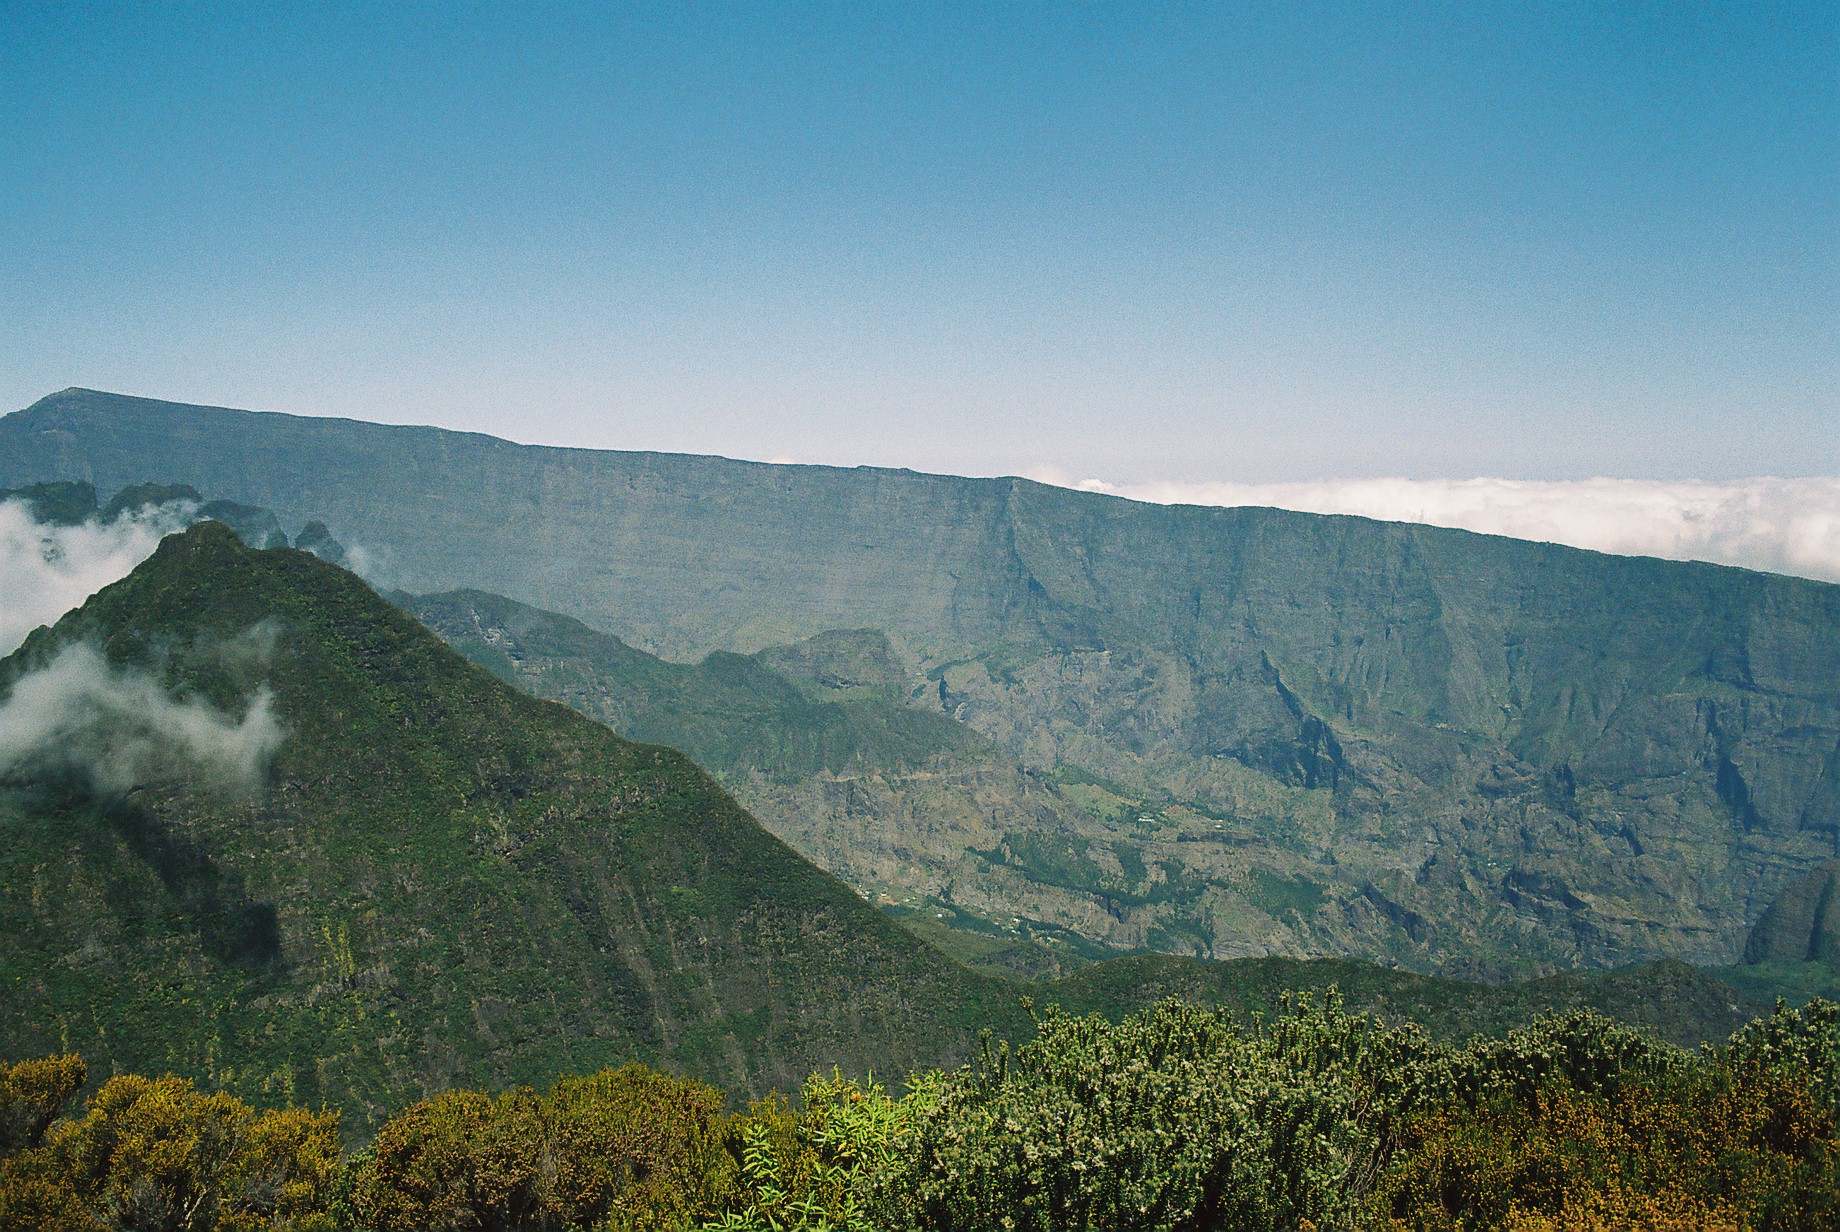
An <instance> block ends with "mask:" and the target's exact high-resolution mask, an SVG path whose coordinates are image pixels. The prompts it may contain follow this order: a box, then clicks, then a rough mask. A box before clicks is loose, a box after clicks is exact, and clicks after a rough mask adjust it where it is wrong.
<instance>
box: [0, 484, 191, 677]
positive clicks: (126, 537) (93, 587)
mask: <svg viewBox="0 0 1840 1232" xmlns="http://www.w3.org/2000/svg"><path fill="white" fill-rule="evenodd" d="M196 511H197V506H196V505H194V504H192V503H190V502H187V501H174V502H171V503H169V504H165V505H150V506H148V507H146V508H144V509H141V510H140V511H138V512H136V513H132V514H128V515H126V516H123V517H121V518H118V519H116V520H115V521H113V522H109V523H106V524H104V523H100V522H85V523H83V524H82V525H80V526H53V525H48V524H46V523H41V522H39V521H38V520H37V519H36V518H34V517H33V516H32V510H31V509H30V507H28V506H27V505H26V504H25V502H23V501H16V500H12V501H4V502H0V579H4V582H5V584H4V585H3V586H0V655H7V654H11V653H12V652H13V651H14V650H16V649H18V648H19V644H20V643H21V642H23V641H25V639H26V634H28V633H30V632H31V631H32V630H34V629H36V628H38V626H40V625H48V624H51V623H52V622H54V621H56V620H57V619H58V617H60V616H62V615H63V614H64V613H65V612H68V611H70V610H71V609H72V608H74V607H79V606H81V605H82V603H83V601H84V600H85V599H87V598H89V597H90V596H91V595H93V594H95V593H96V592H97V591H98V590H101V589H102V588H103V587H104V586H107V585H109V584H110V583H112V582H119V581H120V580H121V579H122V578H125V577H127V576H128V574H129V573H130V572H132V571H133V569H134V566H136V565H138V564H140V563H141V562H142V561H143V560H146V559H147V557H149V556H151V555H152V554H153V549H154V548H156V547H158V546H159V542H160V540H161V539H162V538H163V537H165V536H166V535H169V534H171V533H172V532H173V531H176V530H183V529H184V528H185V527H186V526H187V525H188V524H189V523H190V521H191V518H192V515H193V514H194V513H195V512H196Z"/></svg>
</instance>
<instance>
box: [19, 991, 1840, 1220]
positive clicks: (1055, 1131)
mask: <svg viewBox="0 0 1840 1232" xmlns="http://www.w3.org/2000/svg"><path fill="white" fill-rule="evenodd" d="M85 1077H86V1075H85V1070H84V1065H83V1063H82V1062H81V1061H80V1060H79V1059H77V1058H75V1057H69V1056H65V1057H52V1058H47V1059H42V1060H28V1061H22V1062H20V1063H18V1064H15V1065H12V1066H10V1067H4V1068H0V1228H3V1229H8V1230H10V1229H27V1228H30V1229H45V1230H72V1232H74V1230H78V1229H85V1230H94V1229H166V1230H171V1232H205V1230H216V1232H246V1230H247V1232H254V1230H255V1229H265V1228H292V1229H299V1230H302V1232H304V1230H307V1229H322V1230H331V1229H354V1230H364V1232H411V1230H415V1229H442V1230H448V1229H451V1230H453V1232H460V1230H462V1229H468V1230H479V1232H491V1230H504V1232H510V1230H512V1229H529V1230H532V1232H536V1230H543V1232H563V1230H572V1229H582V1230H587V1229H605V1230H631V1232H639V1230H658V1232H662V1230H665V1229H713V1228H721V1229H809V1230H812V1232H818V1230H825V1229H835V1230H844V1229H887V1230H889V1232H894V1230H897V1229H900V1230H905V1229H915V1230H918V1229H938V1230H942V1232H943V1230H947V1229H964V1230H966V1232H972V1230H979V1232H982V1230H987V1229H1015V1230H1018V1232H1021V1230H1041V1232H1047V1230H1049V1229H1074V1228H1089V1229H1204V1228H1234V1229H1255V1228H1272V1229H1278V1228H1286V1229H1304V1228H1313V1229H1330V1228H1388V1229H1390V1228H1430V1229H1458V1228H1511V1229H1522V1230H1532V1229H1557V1228H1581V1229H1582V1228H1615V1227H1642V1228H1654V1229H1703V1228H1732V1229H1736V1228H1758V1229H1773V1228H1826V1227H1833V1226H1840V1135H1837V1134H1836V1118H1837V1117H1840V1007H1836V1006H1835V1005H1834V1004H1833V1003H1831V1002H1825V1001H1814V1002H1811V1003H1810V1004H1808V1005H1807V1006H1805V1007H1803V1008H1801V1009H1791V1008H1789V1007H1788V1006H1787V1005H1779V1006H1778V1007H1777V1009H1776V1011H1775V1012H1774V1013H1773V1014H1772V1015H1770V1016H1769V1017H1767V1018H1760V1019H1758V1020H1756V1021H1754V1022H1752V1023H1751V1024H1750V1025H1748V1026H1746V1027H1745V1028H1743V1029H1742V1030H1740V1031H1739V1032H1737V1033H1736V1034H1735V1035H1733V1036H1732V1037H1731V1040H1730V1041H1729V1042H1728V1043H1727V1044H1726V1045H1725V1046H1723V1047H1721V1048H1717V1049H1702V1050H1701V1051H1699V1052H1697V1053H1689V1052H1686V1051H1683V1050H1680V1049H1676V1048H1674V1047H1672V1046H1669V1045H1666V1044H1661V1043H1657V1042H1654V1041H1653V1040H1652V1039H1651V1038H1650V1037H1648V1036H1645V1035H1643V1034H1640V1033H1638V1032H1634V1031H1631V1030H1629V1029H1628V1028H1625V1027H1621V1026H1618V1025H1616V1024H1614V1023H1612V1022H1610V1021H1609V1020H1607V1019H1604V1018H1602V1017H1599V1016H1597V1015H1594V1014H1591V1013H1588V1012H1587V1013H1574V1014H1571V1015H1568V1016H1565V1017H1559V1018H1550V1019H1546V1020H1544V1021H1542V1022H1540V1023H1539V1024H1537V1025H1535V1026H1533V1027H1531V1028H1528V1029H1525V1030H1521V1031H1517V1032H1514V1033H1512V1034H1510V1035H1509V1036H1507V1037H1506V1038H1503V1039H1496V1040H1481V1039H1478V1040H1476V1041H1473V1042H1471V1043H1470V1044H1468V1045H1464V1046H1460V1047H1459V1046H1451V1045H1445V1044H1440V1043H1437V1042H1435V1041H1433V1040H1432V1039H1431V1038H1430V1037H1429V1036H1427V1035H1425V1034H1424V1033H1423V1032H1421V1031H1419V1030H1417V1029H1416V1028H1412V1027H1390V1026H1386V1025H1384V1024H1383V1023H1382V1022H1381V1021H1380V1020H1378V1019H1376V1018H1374V1017H1371V1016H1368V1015H1362V1014H1350V1013H1347V1012H1346V1011H1345V1010H1344V1009H1343V1008H1342V1006H1341V1003H1340V998H1339V996H1337V995H1336V994H1333V993H1332V994H1331V995H1330V996H1329V998H1328V999H1327V1001H1326V1002H1325V1003H1324V1004H1321V1005H1317V1004H1313V1003H1311V1002H1310V1001H1309V1000H1308V999H1300V1000H1299V1001H1297V1002H1294V1003H1292V1004H1291V1005H1289V1006H1287V1007H1286V1009H1285V1011H1284V1012H1283V1013H1281V1014H1279V1015H1276V1016H1274V1017H1271V1018H1269V1019H1267V1018H1262V1017H1254V1018H1252V1019H1250V1020H1238V1019H1235V1018H1234V1017H1233V1016H1232V1015H1230V1014H1228V1013H1226V1012H1224V1011H1220V1010H1213V1009H1202V1008H1197V1007H1193V1006H1186V1005H1182V1004H1179V1003H1177V1002H1173V1001H1171V1002H1164V1003H1162V1004H1159V1005H1157V1006H1155V1007H1154V1008H1152V1009H1150V1010H1147V1011H1144V1012H1143V1013H1140V1014H1137V1015H1134V1016H1132V1017H1131V1018H1128V1019H1126V1020H1125V1021H1124V1022H1123V1023H1121V1024H1119V1025H1116V1026H1114V1025H1110V1024H1108V1023H1106V1022H1105V1021H1104V1020H1103V1019H1100V1018H1097V1017H1092V1018H1080V1017H1075V1016H1072V1015H1069V1014H1066V1013H1063V1012H1061V1011H1059V1010H1058V1009H1050V1010H1049V1011H1048V1012H1047V1013H1046V1014H1045V1015H1043V1016H1042V1017H1041V1018H1040V1020H1039V1031H1038V1034H1037V1035H1036V1037H1035V1038H1034V1039H1032V1040H1031V1041H1030V1042H1028V1043H1026V1044H1024V1045H1022V1046H1020V1047H1018V1048H1013V1049H1012V1048H1011V1047H1009V1046H1008V1045H1007V1044H997V1045H994V1046H987V1047H986V1048H985V1050H984V1054H983V1057H982V1059H981V1060H980V1061H979V1062H978V1063H977V1064H975V1065H971V1066H967V1067H965V1068H963V1069H960V1070H958V1071H957V1072H954V1073H951V1074H940V1073H930V1074H924V1075H915V1076H914V1077H912V1078H910V1080H909V1082H908V1084H907V1088H908V1089H907V1093H906V1094H905V1095H902V1096H900V1097H899V1098H896V1097H895V1096H893V1095H891V1094H890V1093H889V1092H887V1091H886V1090H884V1089H883V1088H882V1087H881V1086H879V1085H876V1084H875V1083H873V1082H871V1083H868V1084H866V1085H865V1084H861V1083H858V1082H856V1081H854V1080H851V1079H848V1078H845V1077H842V1076H840V1075H837V1074H835V1073H833V1074H832V1075H830V1076H829V1077H825V1076H814V1077H812V1078H811V1079H810V1080H809V1081H808V1082H807V1083H806V1085H805V1088H804V1090H803V1091H802V1092H801V1093H800V1098H799V1100H798V1102H797V1103H796V1104H793V1103H791V1102H788V1101H787V1100H785V1099H783V1098H780V1097H773V1098H769V1099H766V1100H760V1101H756V1102H755V1103H753V1104H752V1105H750V1106H749V1107H748V1108H747V1109H746V1110H745V1111H739V1112H728V1111H725V1110H724V1106H723V1105H724V1097H723V1095H722V1093H721V1092H720V1091H718V1090H716V1089H715V1088H713V1087H710V1086H707V1085H705V1084H703V1083H700V1082H697V1081H694V1080H690V1079H683V1078H678V1077H672V1076H669V1075H665V1074H661V1073H658V1072H656V1071H653V1070H650V1069H647V1068H645V1067H644V1066H640V1065H628V1066H626V1067H625V1068H623V1069H618V1070H605V1071H602V1072H600V1073H597V1074H593V1075H590V1076H587V1077H571V1078H565V1079H562V1080H561V1081H559V1082H557V1083H555V1084H554V1086H552V1087H551V1088H550V1089H549V1090H548V1091H547V1092H544V1093H539V1092H536V1091H534V1090H532V1089H530V1088H528V1087H515V1088H512V1089H510V1090H506V1091H502V1092H500V1093H497V1094H487V1093H483V1092H479V1091H471V1090H455V1091H449V1092H447V1093H445V1094H442V1095H439V1096H436V1097H434V1098H432V1099H428V1100H424V1101H422V1102H420V1103H417V1104H415V1105H413V1106H412V1107H409V1108H407V1109H405V1110H404V1111H402V1112H400V1113H398V1114H397V1115H396V1116H394V1117H392V1118H390V1119H389V1120H388V1121H387V1122H386V1123H385V1124H384V1125H383V1127H382V1128H381V1130H379V1132H378V1133H377V1134H376V1136H375V1137H374V1138H373V1139H372V1140H371V1141H370V1142H369V1144H368V1145H366V1146H364V1147H363V1148H362V1149H361V1150H358V1151H356V1152H355V1153H351V1154H346V1155H342V1154H341V1151H340V1146H339V1135H338V1115H337V1113H334V1112H315V1111H310V1110H307V1109H302V1108H295V1107H288V1108H282V1109H276V1110H270V1111H262V1112H258V1111H256V1110H254V1109H252V1108H250V1107H248V1106H247V1105H245V1104H243V1103H242V1102H241V1101H239V1100H237V1099H235V1098H234V1097H232V1096H229V1095H225V1094H222V1093H213V1092H207V1091H202V1090H199V1089H198V1088H196V1087H195V1086H194V1085H193V1084H192V1083H191V1082H189V1081H186V1080H183V1079H179V1078H173V1077H166V1078H159V1079H154V1080H149V1079H147V1078H143V1077H139V1076H135V1075H118V1076H116V1077H113V1078H110V1079H109V1080H108V1081H107V1082H105V1083H103V1084H102V1085H101V1086H100V1088H99V1089H98V1090H96V1091H95V1093H94V1094H93V1095H92V1096H91V1097H90V1098H89V1101H88V1104H87V1107H86V1108H84V1109H82V1110H81V1111H80V1112H79V1111H76V1110H75V1109H74V1107H73V1104H74V1101H75V1097H76V1096H77V1094H78V1093H79V1091H80V1090H81V1089H82V1088H83V1086H84V1083H85Z"/></svg>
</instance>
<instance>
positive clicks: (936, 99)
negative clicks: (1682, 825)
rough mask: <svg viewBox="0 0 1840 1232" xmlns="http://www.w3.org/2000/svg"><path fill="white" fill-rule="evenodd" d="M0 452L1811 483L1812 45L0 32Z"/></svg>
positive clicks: (150, 23) (957, 35) (1404, 23)
mask: <svg viewBox="0 0 1840 1232" xmlns="http://www.w3.org/2000/svg"><path fill="white" fill-rule="evenodd" d="M0 114H4V115H5V116H6V117H7V119H6V122H5V123H4V124H0V285H3V286H4V288H5V292H6V293H5V295H4V297H3V299H0V406H4V407H5V408H8V409H10V408H13V407H18V406H23V405H25V404H27V403H29V402H30V401H32V400H33V399H34V398H36V397H38V396H40V395H42V394H44V393H48V392H50V391H52V390H54V389H57V388H61V387H63V386H66V385H71V384H81V385H90V386H96V387H101V388H109V389H116V390H121V391H124V392H132V393H142V394H147V395H151V396H156V397H166V398H173V399H179V400H186V401H203V402H213V403H219V404H225V405H235V406H251V407H261V408H270V409H280V410H289V411H295V412H298V413H304V414H330V415H349V416H353V417H358V418H366V419H377V420H384V421H391V422H415V423H436V424H441V425H444V426H450V427H457V428H467V429H473V430H479V431H487V432H493V433H495V434H498V435H502V436H508V437H511V438H514V439H518V440H525V441H538V442H545V443H557V444H579V445H590V446H597V447H610V448H657V449H681V450H690V451H695V452H711V453H723V454H728V455H731V456H740V457H753V458H775V457H789V458H795V459H798V460H801V461H822V462H837V463H847V464H854V463H875V464H881V465H906V466H913V467H916V468H920V469H928V470H946V471H956V472H960V473H970V474H994V473H1008V472H1034V473H1046V472H1048V471H1053V472H1056V473H1061V474H1064V475H1066V476H1069V477H1072V478H1085V477H1089V476H1097V477H1101V478H1103V479H1105V480H1107V481H1108V482H1113V483H1119V484H1130V483H1147V482H1152V481H1193V482H1250V483H1256V482H1270V481H1304V480H1316V479H1324V478H1333V477H1362V476H1383V475H1398V476H1406V477H1415V478H1431V477H1449V478H1461V477H1467V476H1474V475H1494V476H1504V477H1508V478H1517V479H1543V480H1562V479H1579V478H1584V477H1587V476H1593V475H1611V476H1623V477H1634V478H1649V479H1683V478H1700V479H1729V478H1733V477H1736V476H1745V475H1759V474H1776V475H1786V476H1795V475H1803V476H1806V475H1833V474H1836V473H1840V8H1837V7H1836V6H1834V5H1832V4H1829V3H1821V4H1813V3H1811V4H1789V5H1771V4H1744V5H1705V6H1701V5H1691V4H1680V3H1670V4H1654V5H1638V4H1540V5H1534V4H1525V5H1520V4H1505V5H1497V4H1448V5H1443V4H1440V5H1414V4H1401V5H1392V4H1365V5H1329V4H1325V5H1308V4H1306V5H1232V4H1220V5H1181V4H1173V5H1172V4H1138V5H1124V4H1104V5H1100V4H1063V5H1049V4H1028V5H993V4H976V5H962V6H960V5H921V4H912V5H876V4H860V3H859V4H835V5H831V4H794V3H779V4H757V5H744V4H722V5H670V6H648V5H623V6H615V5H603V4H595V5H581V6H569V5H544V4H518V5H502V6H465V5H446V4H441V5H436V4H428V5H408V4H404V5H377V6H350V5H337V4H325V3H320V4H313V5H303V6H298V7H289V6H285V5H278V4H276V5H269V4H263V5H256V4H248V5H178V4H158V5H131V6H111V5H70V4H57V5H39V4H24V3H19V2H18V0H0Z"/></svg>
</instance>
